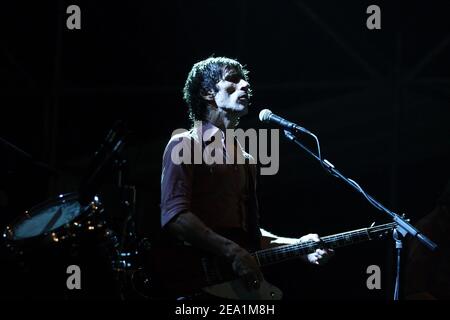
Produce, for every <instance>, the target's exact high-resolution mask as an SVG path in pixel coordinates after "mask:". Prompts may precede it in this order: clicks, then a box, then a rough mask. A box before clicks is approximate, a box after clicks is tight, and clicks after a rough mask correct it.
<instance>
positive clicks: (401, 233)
mask: <svg viewBox="0 0 450 320" xmlns="http://www.w3.org/2000/svg"><path fill="white" fill-rule="evenodd" d="M301 129H302V130H301V131H302V132H304V133H307V134H309V135H311V136H312V137H313V138H314V139H315V140H316V143H317V149H318V154H319V156H318V155H316V154H315V153H314V152H312V151H311V150H310V149H308V148H307V147H306V146H304V145H303V144H302V143H301V142H300V141H299V140H298V138H297V137H296V136H295V135H294V134H293V133H292V132H291V131H289V130H284V135H285V137H286V138H287V139H288V140H290V141H292V142H294V143H295V144H297V145H298V146H299V147H301V148H302V149H303V150H305V151H306V152H307V153H309V154H310V155H311V156H312V157H313V158H315V159H316V160H317V161H319V162H320V164H321V165H322V167H323V168H324V169H325V171H327V172H328V173H329V174H331V175H332V176H334V177H336V178H339V179H341V180H342V181H344V182H345V183H347V184H348V185H350V186H351V187H352V188H353V189H354V190H356V191H357V192H359V193H361V194H362V195H363V196H364V197H365V198H366V199H367V201H369V203H370V204H372V205H373V206H374V207H375V208H377V209H378V210H380V211H383V212H385V213H386V214H388V215H389V216H390V217H391V218H392V220H394V222H395V223H396V227H395V228H394V231H393V237H394V240H395V248H396V251H397V266H396V279H395V290H394V300H399V292H400V276H401V264H400V262H401V254H402V249H403V243H402V239H403V237H405V236H406V235H407V234H408V233H409V234H410V235H411V236H412V237H415V238H417V239H418V240H419V241H420V242H421V243H422V244H424V245H425V246H426V247H428V248H429V249H430V250H432V251H434V250H436V249H437V245H436V244H435V243H434V242H433V241H431V240H430V239H429V238H427V237H426V236H425V235H424V234H422V233H421V232H420V231H419V230H418V229H416V228H415V227H413V226H412V225H411V224H410V223H409V222H408V220H406V219H405V218H404V215H403V216H400V215H398V214H397V213H395V212H393V211H391V210H389V209H387V208H386V207H384V206H383V205H382V204H381V203H380V202H378V201H377V200H375V199H374V198H373V197H372V196H370V195H369V194H367V193H366V192H365V191H364V190H363V189H362V188H361V187H360V186H359V184H358V183H356V182H355V181H354V180H352V179H349V178H347V177H345V176H344V175H343V174H342V173H340V172H339V171H338V170H337V169H336V168H335V166H334V165H333V164H332V163H331V162H330V161H328V160H326V159H323V158H322V156H321V154H320V144H319V139H318V138H317V137H316V136H315V135H314V134H313V133H311V132H309V131H308V130H306V129H304V128H301ZM296 131H297V132H298V131H299V130H296Z"/></svg>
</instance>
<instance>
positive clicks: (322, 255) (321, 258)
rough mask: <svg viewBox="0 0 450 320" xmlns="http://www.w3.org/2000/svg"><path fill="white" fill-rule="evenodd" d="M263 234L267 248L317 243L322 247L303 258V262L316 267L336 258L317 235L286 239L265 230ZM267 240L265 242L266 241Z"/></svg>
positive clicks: (262, 230) (263, 244)
mask: <svg viewBox="0 0 450 320" xmlns="http://www.w3.org/2000/svg"><path fill="white" fill-rule="evenodd" d="M261 233H262V235H263V240H262V246H263V247H265V248H271V247H279V246H283V245H291V244H298V243H307V242H317V243H319V244H320V245H321V247H320V248H318V249H316V250H315V251H314V252H312V253H309V254H305V255H304V256H302V257H301V258H302V260H304V261H305V262H309V263H312V264H315V265H323V264H325V263H327V262H328V260H329V259H330V258H331V257H333V256H334V250H333V249H331V248H328V247H327V245H326V244H325V243H324V242H323V241H322V240H321V239H320V238H319V235H318V234H316V233H310V234H307V235H304V236H303V237H301V238H299V239H298V238H286V237H279V236H276V235H274V234H272V233H270V232H268V231H266V230H264V229H261ZM264 238H265V240H264Z"/></svg>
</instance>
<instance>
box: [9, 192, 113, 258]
mask: <svg viewBox="0 0 450 320" xmlns="http://www.w3.org/2000/svg"><path fill="white" fill-rule="evenodd" d="M105 225H106V223H105V219H104V217H103V207H102V205H101V203H100V201H99V200H98V198H97V197H95V198H94V199H93V201H92V202H91V203H89V204H88V205H86V206H83V205H81V204H80V202H79V201H78V195H77V194H76V193H68V194H64V195H59V196H58V197H57V198H56V199H52V200H49V201H47V202H44V203H42V204H39V205H37V206H35V207H33V208H32V209H30V210H28V211H25V213H24V214H23V215H22V216H21V217H19V218H18V219H17V220H16V221H14V222H13V223H12V224H10V225H8V226H7V227H6V230H5V232H4V234H3V236H4V238H5V239H6V242H7V245H8V246H9V247H11V248H16V249H17V248H20V247H23V246H30V245H31V246H33V247H35V246H48V245H50V244H58V243H62V242H64V241H66V240H69V239H74V238H77V237H78V236H80V235H81V234H86V233H89V232H93V231H95V230H98V229H102V228H104V227H105Z"/></svg>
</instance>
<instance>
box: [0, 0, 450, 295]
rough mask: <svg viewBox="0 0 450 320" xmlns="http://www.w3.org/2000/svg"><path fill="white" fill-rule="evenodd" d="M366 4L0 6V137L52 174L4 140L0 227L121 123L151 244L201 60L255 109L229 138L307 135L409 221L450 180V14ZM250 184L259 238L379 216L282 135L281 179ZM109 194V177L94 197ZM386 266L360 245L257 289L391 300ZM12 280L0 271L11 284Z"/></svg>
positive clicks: (70, 175)
mask: <svg viewBox="0 0 450 320" xmlns="http://www.w3.org/2000/svg"><path fill="white" fill-rule="evenodd" d="M70 4H77V5H79V6H80V8H81V24H82V25H81V30H68V29H67V28H66V18H67V16H68V14H66V8H67V6H68V5H70ZM371 4H374V3H372V2H369V1H345V2H335V1H278V2H274V1H249V0H248V1H238V0H234V1H227V2H223V1H195V2H188V1H180V0H178V1H175V0H172V1H166V2H153V1H147V2H144V1H139V2H138V1H126V2H125V1H120V2H115V3H114V4H113V3H111V2H107V1H95V2H93V1H76V2H70V3H69V2H67V1H46V2H45V3H38V2H35V3H24V2H21V1H17V2H15V3H14V4H2V9H1V13H2V15H1V19H0V29H1V33H2V41H1V43H0V57H1V58H0V88H1V90H0V97H1V110H2V113H1V115H2V116H1V117H0V137H2V138H3V139H5V140H7V141H9V142H10V143H12V144H14V145H16V146H18V147H19V148H21V149H23V150H25V151H26V152H27V153H29V154H30V155H32V157H33V158H34V159H35V160H36V161H42V162H44V163H47V164H49V165H50V166H52V167H54V168H56V169H57V170H58V171H59V175H51V174H49V173H48V172H47V171H46V170H44V169H42V168H41V167H38V166H36V165H33V163H32V162H31V161H30V160H29V159H26V158H25V157H23V156H21V155H20V154H18V153H17V152H14V151H13V150H12V149H11V148H10V147H7V146H5V145H0V152H1V155H2V156H1V157H0V165H1V167H0V169H1V170H0V177H1V179H0V193H1V194H0V195H1V198H0V200H1V201H0V210H1V216H0V227H1V228H2V229H3V228H5V226H6V225H7V224H8V223H10V222H11V221H12V220H14V219H15V218H17V217H19V216H20V215H21V214H22V212H23V211H24V210H26V209H29V208H30V207H32V206H34V205H36V204H38V203H40V202H42V201H44V200H46V199H48V198H51V197H52V196H54V195H57V194H59V193H65V192H72V191H75V190H76V188H77V186H78V183H79V181H80V179H81V177H82V176H83V174H84V173H85V172H86V170H87V167H88V164H89V163H90V161H91V159H92V157H93V154H94V152H95V151H96V150H97V149H98V147H99V145H100V144H101V142H102V141H103V139H104V137H105V135H106V133H107V132H108V130H109V129H110V128H111V126H112V125H113V123H114V122H115V121H116V120H118V119H122V120H126V121H128V125H129V128H130V129H131V131H132V132H133V134H132V136H131V139H130V142H129V144H128V147H127V148H126V150H125V154H126V159H127V160H128V165H129V166H128V171H127V175H126V179H127V183H128V184H132V185H135V186H136V188H137V201H138V203H137V205H138V211H137V220H136V221H137V225H138V229H139V235H140V236H150V237H151V236H152V235H153V234H155V233H157V232H158V220H159V198H160V191H159V187H160V169H161V168H160V166H161V156H162V152H163V150H164V146H165V144H166V142H167V141H168V139H169V138H170V135H171V133H172V131H173V130H175V129H177V128H188V127H189V125H190V124H189V121H188V119H187V108H186V106H185V105H184V103H183V101H182V95H181V90H182V87H183V84H184V81H185V78H186V75H187V73H188V72H189V70H190V68H191V66H192V64H193V63H195V62H197V61H199V60H202V59H204V58H206V57H209V56H211V55H212V54H214V55H215V56H228V57H231V58H236V59H238V60H239V61H240V62H241V63H243V64H245V65H246V66H247V68H248V69H249V70H250V80H251V85H252V89H253V92H254V97H253V101H252V105H251V107H250V112H249V114H248V116H247V117H246V118H244V119H242V121H241V127H242V128H244V129H245V128H266V127H267V126H266V125H262V124H260V123H259V122H258V120H257V115H258V113H259V111H260V110H261V109H263V108H270V109H271V110H272V111H273V112H275V113H277V114H279V115H281V116H283V117H285V118H287V119H290V120H292V121H294V122H297V123H299V124H301V125H303V126H305V127H307V128H308V129H310V130H311V131H313V132H315V133H316V134H317V135H318V136H319V138H320V140H321V145H322V152H323V154H324V155H325V158H327V159H329V160H330V161H332V162H333V163H334V164H335V165H336V167H337V168H338V169H340V170H341V172H343V173H344V174H346V175H348V176H349V177H351V178H353V179H355V180H356V181H358V182H359V183H360V185H361V186H363V187H364V188H365V189H366V191H368V192H369V193H370V194H372V195H373V196H374V197H375V198H376V199H378V200H379V201H380V202H381V203H383V204H385V205H386V206H387V207H388V208H390V209H392V210H394V211H396V212H398V213H406V214H407V216H408V217H409V218H410V219H411V221H412V222H414V221H417V219H418V218H420V217H422V216H424V215H425V214H427V213H428V212H429V211H430V210H431V209H432V208H433V207H434V205H435V200H436V199H437V197H438V195H439V194H440V192H441V191H442V190H443V188H444V186H445V184H446V182H447V181H448V179H449V177H450V172H449V171H450V169H449V166H448V163H449V159H450V139H449V133H450V131H449V119H450V118H449V116H450V111H449V110H450V105H449V98H450V91H449V90H450V89H449V88H450V79H449V72H450V66H449V60H448V54H449V42H450V40H449V35H450V33H449V31H450V28H449V23H448V13H447V11H446V5H445V1H432V2H426V1H396V2H394V3H393V2H392V1H377V2H376V4H377V5H379V6H380V8H381V14H382V15H381V17H382V20H381V23H382V29H381V30H368V29H367V28H366V19H367V17H368V14H366V8H367V7H368V6H369V5H371ZM260 182H261V185H260V187H261V188H260V192H261V211H262V213H261V214H262V223H263V226H264V227H265V228H267V229H268V230H270V231H272V232H273V233H276V234H279V235H283V236H293V237H294V236H295V237H298V236H301V235H303V234H306V233H310V232H314V233H319V234H320V235H327V234H333V233H338V232H342V231H346V230H351V229H356V228H360V227H364V226H368V225H369V224H371V223H372V222H373V221H377V222H379V223H381V222H385V221H388V219H387V216H386V215H385V214H383V213H379V212H378V211H377V210H376V209H374V208H372V207H371V206H370V205H369V204H368V203H367V202H366V201H365V200H363V199H362V197H361V196H360V195H358V194H356V193H355V192H354V191H353V190H351V189H350V188H349V187H347V186H345V185H344V184H343V183H341V182H339V181H337V180H336V179H334V178H332V177H329V176H327V174H326V173H325V172H324V171H323V170H322V169H321V167H320V166H319V165H318V164H317V163H316V162H314V161H312V160H311V159H310V158H309V157H308V156H307V155H306V154H305V153H304V152H303V151H301V150H300V149H298V148H296V147H295V146H294V145H291V144H290V143H289V142H287V141H285V140H282V141H281V143H280V170H279V172H278V174H277V175H275V176H263V177H261V179H260ZM113 184H114V179H113V177H111V178H110V179H107V181H106V182H105V189H106V190H108V186H111V188H110V189H114V188H113V187H112V185H113ZM113 194H114V192H107V191H105V196H104V197H105V199H103V201H104V202H105V205H107V206H109V207H111V209H110V210H111V212H113V211H114V207H115V205H116V204H115V202H114V201H116V200H117V199H114V196H113ZM392 254H393V243H392V241H389V240H385V241H379V242H370V243H364V244H360V245H356V246H351V247H348V248H343V249H340V250H339V251H338V252H337V255H336V257H335V258H334V259H333V261H332V262H330V263H329V264H328V265H327V266H324V267H320V268H314V267H310V266H306V265H304V264H303V263H301V262H298V261H294V262H290V263H285V264H283V265H280V266H277V267H276V268H274V270H272V271H273V272H272V274H271V278H273V279H272V281H273V282H274V283H276V284H277V285H279V286H280V287H281V288H282V289H283V290H284V291H285V296H286V298H288V299H299V298H301V299H305V298H312V299H390V298H391V296H392V282H393V260H392V257H393V256H392ZM3 260H5V259H3ZM372 264H376V265H379V266H380V267H381V270H382V289H381V290H374V291H370V290H368V289H367V287H366V279H367V277H368V275H367V274H366V268H367V267H368V266H369V265H372ZM10 272H11V270H9V269H8V271H2V275H3V278H4V279H7V280H5V281H9V282H11V284H12V286H13V287H14V286H15V282H14V281H15V280H14V279H15V278H14V277H12V276H10V275H11V274H10ZM13 273H14V272H13ZM15 276H18V275H15ZM19 277H20V275H19ZM36 277H38V275H36ZM18 294H19V295H20V293H18ZM5 295H6V296H7V295H8V294H5ZM88 297H89V296H88Z"/></svg>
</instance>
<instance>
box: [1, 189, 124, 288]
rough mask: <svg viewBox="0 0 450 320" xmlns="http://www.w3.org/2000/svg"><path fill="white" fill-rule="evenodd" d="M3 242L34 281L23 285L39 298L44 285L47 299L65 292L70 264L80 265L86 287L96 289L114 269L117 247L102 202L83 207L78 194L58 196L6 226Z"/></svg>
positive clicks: (94, 200) (24, 273) (23, 270)
mask: <svg viewBox="0 0 450 320" xmlns="http://www.w3.org/2000/svg"><path fill="white" fill-rule="evenodd" d="M3 238H4V240H5V243H6V247H7V248H9V250H10V252H11V253H12V254H13V255H12V256H13V257H14V258H13V259H14V260H15V261H16V262H18V263H19V265H20V266H21V267H22V268H21V269H22V273H23V275H24V276H27V277H29V278H30V279H32V281H31V280H28V279H27V280H26V281H25V282H26V283H27V286H28V285H30V286H33V287H35V288H34V289H36V290H38V291H35V294H39V295H40V294H41V292H39V290H42V289H43V288H42V287H48V288H49V289H48V291H50V290H51V292H47V296H52V295H53V294H54V293H55V294H56V291H58V292H64V290H66V289H67V288H65V286H66V283H65V279H66V278H67V273H66V270H67V267H68V266H70V265H72V264H76V265H79V266H80V268H81V270H82V272H83V274H84V279H86V278H88V281H89V283H88V286H91V287H93V286H95V281H96V279H97V278H99V276H98V275H99V274H105V273H107V272H110V270H112V267H111V263H112V256H114V255H115V250H116V248H117V243H118V241H117V239H116V237H115V235H114V233H113V232H112V231H111V230H110V229H109V228H108V224H107V222H106V217H105V215H104V209H103V206H102V204H101V202H100V201H99V199H98V198H97V197H94V199H93V200H92V201H91V202H90V203H89V204H87V205H82V204H81V203H80V201H79V199H78V195H77V194H76V193H68V194H63V195H59V196H58V197H56V198H55V199H51V200H49V201H46V202H44V203H42V204H39V205H37V206H35V207H33V208H32V209H30V210H28V211H26V212H25V213H24V214H23V215H22V216H20V217H19V218H18V219H17V220H15V221H14V222H13V223H11V224H10V225H8V226H7V227H6V229H5V231H4V233H3ZM110 279H111V277H110V278H108V279H107V280H106V281H107V282H108V283H109V282H111V281H110ZM33 281H34V282H33ZM50 283H52V287H51V288H52V289H50V286H49V284H50ZM83 283H86V282H85V281H84V282H83ZM91 283H92V284H91ZM37 287H40V288H39V289H37ZM55 288H56V289H55ZM85 288H86V286H85ZM93 288H94V289H96V288H95V287H93ZM28 289H29V288H25V290H28ZM82 291H84V292H86V291H85V290H82ZM91 291H92V290H91Z"/></svg>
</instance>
